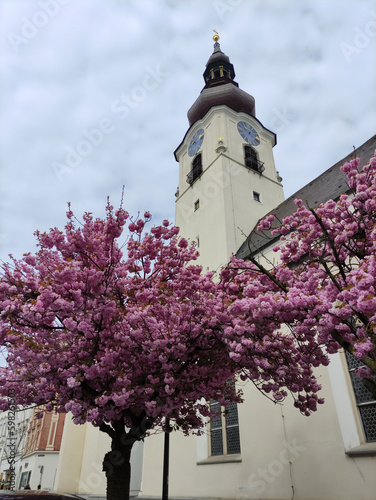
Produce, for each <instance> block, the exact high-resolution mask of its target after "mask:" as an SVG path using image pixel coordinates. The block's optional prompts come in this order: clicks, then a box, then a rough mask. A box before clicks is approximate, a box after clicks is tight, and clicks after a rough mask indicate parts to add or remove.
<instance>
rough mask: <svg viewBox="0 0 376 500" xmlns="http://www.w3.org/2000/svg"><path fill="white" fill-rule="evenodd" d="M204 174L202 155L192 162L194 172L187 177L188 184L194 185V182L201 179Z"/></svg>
mask: <svg viewBox="0 0 376 500" xmlns="http://www.w3.org/2000/svg"><path fill="white" fill-rule="evenodd" d="M201 174H202V160H201V153H200V154H198V155H197V156H195V158H194V159H193V161H192V170H191V171H190V172H189V174H188V175H187V182H188V184H191V185H192V184H193V183H194V181H195V180H196V179H197V178H198V177H200V175H201Z"/></svg>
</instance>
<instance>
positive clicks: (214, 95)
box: [188, 32, 255, 125]
mask: <svg viewBox="0 0 376 500" xmlns="http://www.w3.org/2000/svg"><path fill="white" fill-rule="evenodd" d="M215 33H216V34H215V35H214V37H213V40H214V42H215V43H214V51H213V54H212V55H211V56H210V57H209V60H208V62H207V63H206V68H205V71H204V75H203V76H204V81H205V87H204V88H203V89H202V91H201V93H200V95H199V97H198V98H197V99H196V101H195V102H194V104H193V105H192V106H191V108H190V109H189V111H188V121H189V125H192V124H193V123H195V122H196V121H197V120H200V119H201V118H203V117H204V116H205V115H206V113H207V112H208V111H209V109H210V108H212V107H213V106H219V105H223V104H224V105H226V106H228V107H229V108H231V109H233V110H234V111H236V112H239V111H244V112H245V113H247V114H249V115H252V116H255V100H254V98H253V97H252V96H251V95H249V94H247V92H244V90H241V89H240V88H239V85H238V84H237V83H236V82H235V81H234V78H235V70H234V66H233V65H232V64H231V62H230V59H229V57H228V56H226V54H224V53H223V52H222V50H221V47H220V45H219V43H218V40H219V36H218V34H217V32H215Z"/></svg>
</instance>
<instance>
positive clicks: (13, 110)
mask: <svg viewBox="0 0 376 500" xmlns="http://www.w3.org/2000/svg"><path fill="white" fill-rule="evenodd" d="M0 23H1V25H0V30H1V31H0V35H1V36H0V44H1V45H0V52H1V57H0V72H1V74H0V78H1V82H2V88H1V95H0V124H1V138H0V140H1V144H0V146H1V149H0V162H1V163H0V169H1V170H0V175H1V177H0V182H1V187H0V189H1V196H0V258H2V259H4V260H7V254H9V253H13V254H14V255H16V256H17V257H18V256H21V254H22V253H23V252H26V251H29V250H33V249H34V241H35V239H34V237H33V232H34V231H35V230H36V229H40V230H46V229H48V228H49V227H53V226H58V227H63V226H64V224H65V212H66V203H67V202H68V201H70V202H71V203H72V207H73V210H74V211H75V213H76V214H77V215H78V216H80V215H81V214H82V213H83V212H84V211H91V212H94V214H95V215H97V216H102V215H103V214H104V207H105V203H106V197H107V196H110V198H111V201H112V202H113V204H114V205H115V206H118V205H119V203H120V199H121V191H122V186H123V185H124V186H125V203H124V205H125V208H126V209H127V210H128V211H129V212H130V213H131V214H134V215H137V212H138V211H144V210H145V209H148V210H150V211H151V212H152V214H153V217H154V222H155V223H159V222H160V221H161V220H162V219H164V218H168V219H170V220H173V219H174V200H175V197H174V193H175V191H176V186H177V182H178V164H177V163H176V162H175V159H174V157H173V151H174V150H175V148H176V147H177V146H178V145H179V144H180V142H181V140H182V138H183V136H184V134H185V132H186V130H187V128H188V121H187V118H186V112H187V110H188V109H189V107H190V106H191V105H192V103H193V102H194V101H195V99H196V98H197V96H198V94H199V92H200V91H201V89H202V87H203V85H204V82H203V79H202V73H203V71H204V68H205V63H206V61H207V60H208V58H209V56H210V54H211V53H212V50H213V41H212V35H213V29H216V30H217V31H218V32H219V35H220V37H221V38H220V43H221V48H222V50H223V51H224V52H225V53H226V54H227V55H228V56H229V57H230V59H231V62H232V63H233V64H234V66H235V71H236V81H237V82H238V83H239V85H240V87H241V88H242V89H243V90H245V91H247V92H248V93H250V94H252V95H253V96H254V97H255V99H256V113H257V117H258V119H259V120H260V121H261V122H262V123H263V124H264V125H265V126H266V127H267V128H270V129H272V130H273V131H275V132H276V133H277V136H278V144H277V146H276V147H275V148H274V154H275V159H276V164H277V169H278V170H279V172H280V174H281V175H282V177H283V179H284V187H285V195H286V196H289V195H291V194H293V193H294V192H295V191H296V190H297V189H299V188H300V187H301V186H303V185H304V184H306V183H308V182H309V181H310V180H312V179H313V178H315V177H316V176H317V175H319V174H320V173H322V172H323V171H324V170H326V169H327V168H329V167H330V166H331V165H332V164H333V163H335V162H337V161H338V160H340V159H341V158H343V157H344V156H345V155H346V154H348V153H349V152H350V151H351V150H352V148H353V146H355V147H357V146H360V145H361V144H362V143H364V142H365V141H366V140H367V139H368V138H370V137H371V136H372V135H373V134H374V133H375V128H376V127H375V125H376V102H375V101H376V93H375V88H376V71H375V67H376V65H375V61H376V7H374V4H373V2H372V1H371V0H331V1H327V0H288V1H287V0H207V1H206V0H197V1H196V0H187V1H182V0H134V1H132V0H117V1H116V0H102V1H99V0H35V1H34V0H1V1H0Z"/></svg>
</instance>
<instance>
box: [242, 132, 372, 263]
mask: <svg viewBox="0 0 376 500" xmlns="http://www.w3.org/2000/svg"><path fill="white" fill-rule="evenodd" d="M375 149H376V135H374V136H373V137H371V138H370V139H368V141H367V142H365V143H364V144H363V145H362V146H360V147H359V148H358V149H356V150H355V151H353V152H352V153H350V154H348V155H347V156H346V157H345V158H343V159H342V160H341V161H339V162H337V163H336V164H335V165H333V166H332V167H330V168H329V169H328V170H326V171H325V172H324V173H323V174H321V175H320V176H319V177H317V178H316V179H314V180H313V181H312V182H310V183H309V184H307V185H306V186H304V187H303V188H301V189H299V191H297V192H296V193H295V194H293V195H292V196H290V197H289V198H287V199H286V200H285V201H284V202H282V203H281V204H280V205H279V206H278V207H276V208H275V209H274V210H271V211H270V212H269V214H274V215H275V217H276V221H275V226H277V225H278V221H279V220H280V221H281V220H282V219H283V218H284V217H286V216H288V215H290V214H292V213H293V212H294V211H295V210H296V205H295V203H294V200H296V199H297V198H298V199H301V200H302V201H303V203H304V204H305V205H306V206H307V207H309V208H315V207H317V206H318V205H320V204H321V203H323V202H325V201H327V200H330V199H332V200H335V199H338V198H339V196H341V194H343V193H345V192H348V191H349V187H348V184H347V177H346V175H345V174H344V173H343V172H342V171H341V168H340V167H341V165H343V163H345V162H348V161H350V160H351V159H353V158H354V157H358V158H359V159H360V166H363V165H364V164H365V163H367V162H368V161H369V160H370V158H372V156H373V154H374V152H375ZM269 214H266V215H269ZM266 215H265V216H266ZM263 218H264V217H263ZM257 225H258V224H256V226H255V228H254V229H253V230H252V232H251V234H250V235H249V236H248V238H247V239H246V241H245V242H244V243H243V244H242V246H241V247H240V248H239V250H238V251H237V253H236V256H237V257H238V258H240V259H244V260H246V259H247V258H248V257H249V255H250V254H251V253H257V252H260V251H262V250H263V249H265V248H266V247H268V246H269V245H271V244H274V243H276V242H277V241H278V239H279V238H278V237H275V236H272V235H271V233H270V231H264V232H263V233H259V232H257V231H256V227H257Z"/></svg>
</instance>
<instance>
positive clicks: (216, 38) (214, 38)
mask: <svg viewBox="0 0 376 500" xmlns="http://www.w3.org/2000/svg"><path fill="white" fill-rule="evenodd" d="M213 31H214V33H215V35H214V36H213V40H214V41H215V42H218V40H219V35H218V32H217V30H213Z"/></svg>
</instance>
